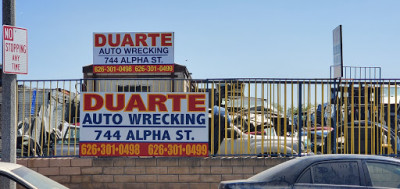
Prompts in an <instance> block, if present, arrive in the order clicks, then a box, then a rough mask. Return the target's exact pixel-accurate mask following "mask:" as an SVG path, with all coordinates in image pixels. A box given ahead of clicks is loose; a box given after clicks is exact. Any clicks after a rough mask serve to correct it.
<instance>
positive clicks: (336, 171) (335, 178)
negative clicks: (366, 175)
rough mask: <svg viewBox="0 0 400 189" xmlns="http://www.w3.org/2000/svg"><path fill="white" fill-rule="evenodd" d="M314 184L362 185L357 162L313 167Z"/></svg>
mask: <svg viewBox="0 0 400 189" xmlns="http://www.w3.org/2000/svg"><path fill="white" fill-rule="evenodd" d="M312 178H313V181H314V184H335V185H360V173H359V169H358V163H357V162H347V161H343V162H324V163H319V164H316V165H314V166H312Z"/></svg>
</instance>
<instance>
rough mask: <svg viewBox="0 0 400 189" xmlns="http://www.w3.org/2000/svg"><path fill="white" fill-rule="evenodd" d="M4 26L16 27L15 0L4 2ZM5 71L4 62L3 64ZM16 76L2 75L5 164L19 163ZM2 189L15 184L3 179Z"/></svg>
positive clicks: (2, 136) (13, 186) (3, 153)
mask: <svg viewBox="0 0 400 189" xmlns="http://www.w3.org/2000/svg"><path fill="white" fill-rule="evenodd" d="M3 25H9V26H15V0H3ZM3 69H4V62H3ZM16 83H17V75H16V74H5V73H3V74H2V93H3V94H2V96H3V97H2V105H1V116H2V123H1V127H2V128H1V140H2V145H1V146H2V155H1V161H3V162H11V163H16V162H17V158H16V156H17V152H16V148H17V143H16V124H17V119H16V112H17V109H16V95H15V94H16V89H17V84H16ZM1 188H5V189H15V188H16V184H15V182H13V181H11V180H10V179H6V178H4V177H2V178H1Z"/></svg>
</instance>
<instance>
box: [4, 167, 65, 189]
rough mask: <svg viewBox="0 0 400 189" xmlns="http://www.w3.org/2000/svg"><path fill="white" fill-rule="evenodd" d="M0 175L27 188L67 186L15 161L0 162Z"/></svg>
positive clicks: (39, 188) (56, 188)
mask: <svg viewBox="0 0 400 189" xmlns="http://www.w3.org/2000/svg"><path fill="white" fill-rule="evenodd" d="M0 176H1V177H2V178H9V179H11V180H12V181H15V182H16V183H18V184H19V185H21V186H24V187H26V188H28V189H46V188H49V189H50V188H52V189H53V188H54V189H59V188H61V189H64V188H67V187H65V186H63V185H61V184H59V183H58V182H56V181H53V180H51V179H49V178H47V177H45V176H43V175H41V174H39V173H37V172H35V171H33V170H31V169H29V168H27V167H24V166H22V165H18V164H15V163H6V162H0ZM18 188H19V187H18Z"/></svg>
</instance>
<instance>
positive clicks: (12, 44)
mask: <svg viewBox="0 0 400 189" xmlns="http://www.w3.org/2000/svg"><path fill="white" fill-rule="evenodd" d="M3 72H4V73H8V74H28V31H27V29H24V28H18V27H14V26H6V25H4V26H3Z"/></svg>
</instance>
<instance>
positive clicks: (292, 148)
mask: <svg viewBox="0 0 400 189" xmlns="http://www.w3.org/2000/svg"><path fill="white" fill-rule="evenodd" d="M227 132H228V133H233V136H232V135H231V134H229V135H228V137H227V138H225V137H224V136H222V137H223V138H222V139H221V140H222V141H221V144H220V146H219V149H218V154H220V155H228V154H229V155H230V154H235V155H237V154H248V155H253V154H258V155H266V156H267V155H272V156H274V155H289V154H297V153H298V152H299V150H298V148H299V142H298V139H297V138H292V137H284V136H277V135H276V132H275V129H274V128H273V127H270V128H265V129H264V134H263V133H260V132H258V133H243V132H242V131H241V130H240V129H239V128H237V127H235V126H233V127H231V128H228V130H227ZM301 148H302V149H304V146H303V144H301Z"/></svg>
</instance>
